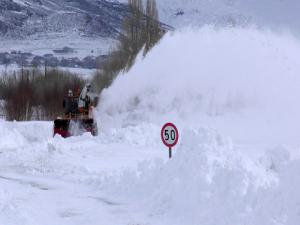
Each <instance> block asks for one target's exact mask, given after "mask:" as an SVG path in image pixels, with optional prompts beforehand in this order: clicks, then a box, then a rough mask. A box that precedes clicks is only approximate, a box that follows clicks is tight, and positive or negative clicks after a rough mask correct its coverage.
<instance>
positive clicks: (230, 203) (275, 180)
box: [104, 129, 300, 225]
mask: <svg viewBox="0 0 300 225" xmlns="http://www.w3.org/2000/svg"><path fill="white" fill-rule="evenodd" d="M183 133H184V136H183V137H182V143H181V146H180V148H179V149H178V152H177V154H176V155H175V156H174V158H173V159H172V160H171V161H169V162H167V163H163V162H161V161H156V162H154V163H150V164H146V163H144V164H141V165H140V167H139V170H138V171H137V172H125V173H124V174H123V176H121V177H120V179H118V180H113V181H114V182H113V183H111V182H108V183H107V184H106V185H107V186H104V189H105V190H109V191H110V192H109V193H108V195H110V196H114V197H115V198H116V199H118V198H121V199H123V202H128V203H129V202H130V203H129V207H133V209H134V210H136V212H137V213H136V214H137V215H136V216H135V217H136V218H139V217H141V218H143V217H145V215H140V213H141V211H142V210H141V209H143V211H144V212H147V215H146V217H148V220H149V221H151V222H152V223H150V224H178V225H182V224H189V225H194V224H195V225H196V224H203V225H214V224H218V225H228V224H237V225H241V224H243V225H254V224H265V225H275V224H281V225H295V224H297V223H298V221H299V219H300V215H299V210H300V207H299V203H300V193H299V188H300V177H299V176H298V172H297V171H299V169H300V161H299V160H295V161H290V158H289V153H288V151H287V150H286V149H284V148H278V149H275V150H272V151H270V153H268V154H266V155H265V156H264V157H263V158H262V159H261V160H260V161H257V162H254V161H253V160H251V159H249V158H248V157H246V156H245V154H242V153H241V152H240V151H238V150H237V149H234V148H233V147H232V146H231V144H230V142H228V140H226V139H225V140H224V139H222V138H221V137H220V136H219V135H215V134H213V133H209V132H208V131H206V130H203V129H202V130H185V131H184V132H183ZM105 187H106V188H105ZM137 221H138V219H137Z"/></svg>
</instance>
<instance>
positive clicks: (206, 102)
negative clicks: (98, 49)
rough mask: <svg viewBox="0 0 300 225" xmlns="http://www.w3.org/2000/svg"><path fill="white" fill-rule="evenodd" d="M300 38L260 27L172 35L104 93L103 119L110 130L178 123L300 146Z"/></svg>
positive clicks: (208, 30)
mask: <svg viewBox="0 0 300 225" xmlns="http://www.w3.org/2000/svg"><path fill="white" fill-rule="evenodd" d="M299 43H300V42H299V40H298V39H296V38H293V37H292V36H290V35H288V34H275V33H272V32H268V31H260V30H256V29H239V28H224V29H214V28H211V27H205V28H201V29H198V30H196V31H192V30H185V31H183V32H176V33H175V34H168V35H166V37H165V38H164V39H163V40H162V41H161V43H160V44H159V45H158V46H156V47H155V48H154V49H153V50H152V51H151V52H150V53H149V55H148V56H147V57H146V58H145V59H141V57H140V58H139V59H138V60H137V63H136V64H135V65H134V67H133V68H132V69H131V70H130V72H129V73H128V74H124V75H120V76H119V77H118V78H117V79H116V80H115V82H114V83H113V85H112V86H111V87H110V88H109V89H107V90H105V91H104V92H103V93H102V96H101V98H102V101H101V104H100V108H99V109H98V111H99V113H98V114H97V115H98V119H99V121H101V125H102V127H103V128H104V129H105V128H109V127H122V126H127V125H128V124H138V123H140V122H141V121H143V122H149V123H156V124H158V125H161V124H162V123H163V122H166V121H169V120H171V121H173V122H176V123H177V124H178V126H179V127H181V128H182V127H186V126H196V127H199V126H209V127H213V128H216V129H219V130H220V131H222V133H223V134H225V135H229V136H232V137H233V138H237V139H243V138H245V137H247V138H250V139H251V138H252V141H255V142H257V143H259V142H263V141H264V140H270V143H273V142H276V143H277V141H278V144H288V143H292V142H296V143H299V141H298V135H296V134H297V133H298V131H299V130H300V117H299V115H300V107H299V104H298V102H299V99H300V88H299V87H300V75H299V71H300V64H299V60H298V59H299V58H300V54H299V52H300V44H299ZM218 119H219V120H218ZM257 127H260V129H259V130H258V129H257ZM245 134H246V135H245Z"/></svg>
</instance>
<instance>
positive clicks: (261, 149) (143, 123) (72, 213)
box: [0, 27, 300, 225]
mask: <svg viewBox="0 0 300 225" xmlns="http://www.w3.org/2000/svg"><path fill="white" fill-rule="evenodd" d="M299 52H300V42H299V40H298V39H296V38H294V37H293V36H292V35H289V34H278V33H272V32H269V31H265V30H256V29H251V28H248V29H238V28H223V29H215V28H212V27H204V28H201V29H198V30H184V31H181V32H176V33H174V34H168V35H166V36H165V37H164V39H163V40H162V41H161V42H160V43H159V45H158V46H156V47H155V48H154V49H153V50H152V51H151V52H150V53H149V54H148V55H147V57H146V58H142V56H139V57H138V59H137V61H136V64H135V65H134V67H133V68H132V69H131V70H130V71H129V73H127V74H120V75H119V77H118V78H117V79H116V80H115V81H114V83H113V85H112V86H111V87H110V88H108V89H107V90H105V91H104V92H103V93H102V95H101V96H100V97H101V98H100V103H101V104H100V106H99V107H98V108H97V110H96V112H95V116H96V118H97V121H98V124H99V128H100V135H99V136H98V137H92V136H90V135H89V134H84V135H83V136H79V137H71V138H69V139H62V138H60V137H54V138H53V137H52V132H51V128H52V124H51V123H50V122H45V123H41V122H30V123H18V122H4V121H0V224H5V225H16V224H25V225H35V224H36V225H40V224H46V225H47V224H49V225H50V224H51V225H56V224H57V225H61V224H66V225H69V224H70V225H74V224H81V225H92V224H93V225H95V224H97V225H98V224H99V225H109V224H114V225H133V224H139V225H146V224H147V225H152V224H153V225H169V224H172V225H183V224H188V225H199V224H201V225H216V224H217V225H232V224H235V225H260V224H263V225H296V224H298V221H299V220H300V216H299V215H300V214H299V212H300V192H299V189H300V176H299V170H300V154H299V146H300V141H299V139H298V137H297V133H298V130H300V119H299V118H298V115H300V114H299V113H300V107H299V106H298V104H297V102H298V99H299V97H300V90H299V88H298V87H299V85H300V76H299V74H298V72H299V71H300V63H299V61H298V59H299V58H300V55H299V54H300V53H299ZM165 122H173V123H175V124H176V125H177V126H178V128H179V132H180V141H179V144H178V146H177V147H175V148H174V149H173V151H174V154H173V155H174V157H173V158H172V160H168V159H167V156H168V152H167V149H166V147H164V146H163V145H162V143H161V141H160V128H161V126H162V125H163V123H165Z"/></svg>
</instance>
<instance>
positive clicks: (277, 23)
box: [157, 0, 300, 34]
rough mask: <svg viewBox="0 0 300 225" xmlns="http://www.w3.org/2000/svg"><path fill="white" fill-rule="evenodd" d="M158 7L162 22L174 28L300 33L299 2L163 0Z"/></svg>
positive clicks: (270, 0) (158, 2) (295, 0)
mask: <svg viewBox="0 0 300 225" xmlns="http://www.w3.org/2000/svg"><path fill="white" fill-rule="evenodd" d="M157 5H158V9H159V14H160V18H161V20H162V21H163V22H165V23H167V24H169V25H172V26H174V27H184V26H191V25H192V26H193V25H196V26H197V25H204V24H218V25H222V24H223V25H224V24H227V25H230V26H236V25H237V26H244V25H246V24H248V25H249V24H250V25H252V24H256V25H258V26H263V27H272V28H273V29H278V28H281V29H286V28H289V29H291V30H293V31H295V32H297V33H298V34H299V32H300V22H299V21H300V20H299V13H298V12H299V10H300V2H299V1H297V0H186V1H182V0H159V1H157Z"/></svg>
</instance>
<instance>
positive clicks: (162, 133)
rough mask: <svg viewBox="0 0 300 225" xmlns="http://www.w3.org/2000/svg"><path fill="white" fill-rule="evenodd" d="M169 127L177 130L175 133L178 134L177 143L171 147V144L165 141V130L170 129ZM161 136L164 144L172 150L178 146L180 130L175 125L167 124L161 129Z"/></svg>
mask: <svg viewBox="0 0 300 225" xmlns="http://www.w3.org/2000/svg"><path fill="white" fill-rule="evenodd" d="M168 126H170V127H173V128H174V130H175V132H176V140H175V142H174V143H173V144H172V145H169V144H168V143H167V142H166V141H165V139H164V130H165V128H166V127H168ZM160 136H161V140H162V142H163V143H164V145H166V146H167V147H169V148H172V147H174V146H175V145H177V142H178V139H179V132H178V130H177V127H176V126H175V125H174V124H173V123H166V124H165V125H164V126H163V128H162V129H161V133H160Z"/></svg>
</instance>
